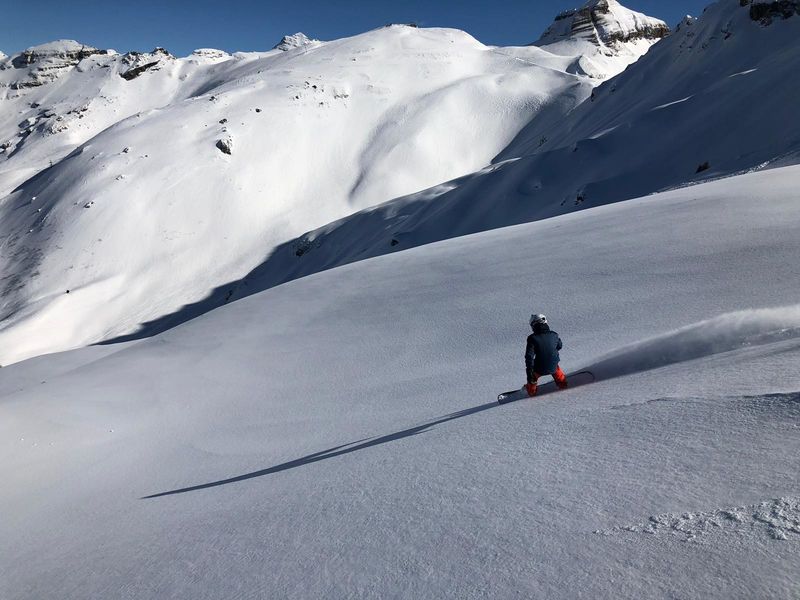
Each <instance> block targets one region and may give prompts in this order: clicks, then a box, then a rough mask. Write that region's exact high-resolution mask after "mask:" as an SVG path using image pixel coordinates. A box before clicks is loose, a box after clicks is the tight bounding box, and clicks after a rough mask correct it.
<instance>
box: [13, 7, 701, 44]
mask: <svg viewBox="0 0 800 600" xmlns="http://www.w3.org/2000/svg"><path fill="white" fill-rule="evenodd" d="M710 1H711V0H671V1H669V2H666V1H665V0H623V4H625V5H626V6H628V7H629V8H632V9H634V10H638V11H640V12H644V13H646V14H649V15H651V16H654V17H659V18H661V19H664V20H665V21H667V23H669V24H670V25H671V26H674V25H675V24H676V23H677V22H678V21H679V20H680V19H681V17H682V16H683V15H686V14H693V15H698V14H700V13H701V12H702V10H703V8H704V7H705V6H706V5H707V4H709V3H710ZM582 2H583V0H440V1H431V0H410V1H405V2H402V1H399V2H389V1H386V0H350V1H345V2H337V1H335V0H334V1H331V0H327V1H326V0H280V1H273V0H262V1H258V0H157V1H156V0H136V1H134V2H130V1H126V2H118V1H115V0H74V1H72V2H65V1H64V0H27V1H26V2H25V11H24V18H23V13H19V14H16V15H12V12H13V11H10V10H8V9H10V8H11V7H10V6H7V7H6V8H7V10H5V11H4V15H3V18H2V19H0V50H2V51H4V52H5V53H7V54H13V53H16V52H19V51H20V50H23V49H25V48H27V47H29V46H32V45H35V44H41V43H43V42H48V41H52V40H56V39H60V38H67V39H76V40H78V41H80V42H83V43H85V44H90V45H93V46H97V47H100V48H114V49H115V50H118V51H120V52H124V51H127V50H152V49H153V48H154V47H155V46H163V47H165V48H167V50H169V51H170V52H172V53H173V54H175V55H177V56H185V55H187V54H189V53H190V52H191V51H192V50H194V49H195V48H220V49H223V50H228V51H236V50H268V49H270V48H271V47H272V46H273V45H275V44H276V43H277V42H278V41H279V40H280V38H281V37H282V36H283V35H284V34H286V33H294V32H296V31H303V32H305V33H306V34H308V35H309V36H311V37H316V38H319V39H323V40H330V39H336V38H340V37H345V36H349V35H354V34H357V33H361V32H363V31H367V30H369V29H374V28H375V27H380V26H381V25H385V24H386V23H408V22H416V23H418V24H419V25H421V26H424V27H455V28H458V29H464V30H465V31H468V32H469V33H471V34H472V35H473V36H475V37H476V38H478V39H479V40H480V41H482V42H483V43H485V44H494V45H504V46H508V45H522V44H526V43H529V42H532V41H534V40H535V39H536V38H538V37H539V35H540V34H541V32H542V31H544V29H545V28H546V27H547V26H548V25H549V24H550V23H551V22H552V20H553V17H554V16H555V15H556V14H557V13H559V12H561V11H562V10H564V9H567V8H572V7H574V6H577V5H579V4H581V3H582ZM4 3H5V2H0V5H2V4H4ZM11 3H12V4H13V2H11Z"/></svg>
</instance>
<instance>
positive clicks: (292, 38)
mask: <svg viewBox="0 0 800 600" xmlns="http://www.w3.org/2000/svg"><path fill="white" fill-rule="evenodd" d="M315 42H319V40H312V39H310V38H309V37H308V36H307V35H306V34H305V33H302V32H299V31H298V32H297V33H295V34H294V35H285V36H283V39H282V40H281V41H280V42H278V43H277V44H276V45H275V47H274V48H273V50H283V51H284V52H286V51H287V50H294V49H295V48H300V47H302V46H308V45H309V44H313V43H315Z"/></svg>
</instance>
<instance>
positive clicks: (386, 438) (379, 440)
mask: <svg viewBox="0 0 800 600" xmlns="http://www.w3.org/2000/svg"><path fill="white" fill-rule="evenodd" d="M496 406H499V405H498V404H497V402H487V403H486V404H481V405H480V406H474V407H472V408H467V409H465V410H460V411H458V412H454V413H450V414H449V415H445V416H443V417H439V418H438V419H434V420H433V421H428V422H427V423H423V424H422V425H417V426H415V427H410V428H408V429H404V430H402V431H397V432H395V433H390V434H388V435H383V436H381V437H375V438H365V439H361V440H358V441H356V442H351V443H349V444H342V445H341V446H334V447H333V448H328V449H327V450H323V451H322V452H315V453H314V454H308V455H306V456H303V457H302V458H297V459H295V460H290V461H288V462H285V463H281V464H279V465H275V466H274V467H269V468H267V469H261V470H260V471H253V472H252V473H245V474H244V475H237V476H236V477H229V478H228V479H220V480H219V481H212V482H209V483H201V484H199V485H193V486H190V487H185V488H180V489H177V490H170V491H168V492H160V493H158V494H151V495H149V496H144V497H143V498H140V499H141V500H148V499H150V498H160V497H161V496H172V495H173V494H183V493H185V492H194V491H197V490H204V489H207V488H212V487H217V486H220V485H227V484H229V483H237V482H239V481H246V480H247V479H254V478H256V477H263V476H264V475H272V474H274V473H280V472H281V471H288V470H290V469H296V468H297V467H302V466H303V465H310V464H311V463H315V462H319V461H321V460H327V459H329V458H335V457H337V456H342V455H343V454H349V453H351V452H357V451H359V450H366V449H367V448H372V447H374V446H380V445H381V444H388V443H389V442H394V441H397V440H402V439H403V438H407V437H411V436H413V435H418V434H420V433H425V432H426V431H428V430H430V429H431V428H432V427H435V426H436V425H441V424H442V423H446V422H447V421H453V420H455V419H460V418H462V417H468V416H470V415H474V414H477V413H479V412H483V411H485V410H489V409H490V408H494V407H496Z"/></svg>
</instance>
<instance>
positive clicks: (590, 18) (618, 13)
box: [535, 0, 670, 47]
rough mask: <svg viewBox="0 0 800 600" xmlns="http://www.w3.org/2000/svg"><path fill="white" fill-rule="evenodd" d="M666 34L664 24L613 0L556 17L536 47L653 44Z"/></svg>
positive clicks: (599, 0) (602, 0)
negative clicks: (582, 42)
mask: <svg viewBox="0 0 800 600" xmlns="http://www.w3.org/2000/svg"><path fill="white" fill-rule="evenodd" d="M669 33H670V29H669V27H668V26H667V24H666V23H664V22H663V21H661V20H659V19H654V18H652V17H648V16H647V15H643V14H641V13H637V12H634V11H632V10H629V9H627V8H625V7H624V6H622V5H621V4H620V3H619V2H617V1H616V0H589V2H587V3H586V4H584V5H583V6H582V7H581V8H577V9H571V10H567V11H565V12H563V13H561V14H560V15H558V16H557V17H556V20H555V22H554V23H553V24H552V25H551V26H550V27H549V28H548V29H547V31H545V32H544V34H543V35H542V37H541V38H540V39H539V40H538V41H537V42H536V43H535V45H537V46H546V45H548V44H554V43H557V42H561V41H565V40H570V39H573V40H585V41H589V42H591V43H593V44H594V45H596V46H598V47H599V46H611V47H613V46H615V45H617V44H621V43H625V42H630V41H635V40H642V39H643V40H649V41H652V42H656V41H658V40H660V39H661V38H663V37H665V36H667V35H669Z"/></svg>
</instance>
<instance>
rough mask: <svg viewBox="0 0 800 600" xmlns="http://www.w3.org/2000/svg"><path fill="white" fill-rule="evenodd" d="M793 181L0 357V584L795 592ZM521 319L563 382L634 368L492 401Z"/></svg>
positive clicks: (674, 203) (408, 258)
mask: <svg viewBox="0 0 800 600" xmlns="http://www.w3.org/2000/svg"><path fill="white" fill-rule="evenodd" d="M799 176H800V170H799V169H798V168H797V167H790V168H784V169H777V170H772V171H766V172H762V173H757V174H752V175H747V176H742V177H737V178H734V179H728V180H723V181H718V182H714V183H710V184H705V185H702V186H696V187H692V188H686V189H682V190H677V191H674V192H669V193H666V194H661V195H658V196H652V197H648V198H643V199H639V200H635V201H630V202H624V203H619V204H616V205H610V206H606V207H601V208H598V209H592V210H590V211H583V212H581V213H576V214H573V215H567V216H563V217H559V218H556V219H550V220H547V221H541V222H537V223H533V224H527V225H521V226H518V227H513V228H506V229H501V230H496V231H491V232H486V233H483V234H479V235H475V236H469V237H464V238H458V239H454V240H448V241H445V242H441V243H437V244H431V245H428V246H425V247H420V248H416V249H413V250H410V251H408V252H402V253H398V254H394V255H391V256H386V257H380V258H376V259H371V260H366V261H362V262H358V263H354V264H351V265H347V266H344V267H340V268H337V269H334V270H331V271H328V272H325V273H319V274H316V275H312V276H310V277H306V278H303V279H301V280H297V281H294V282H291V283H289V284H286V285H282V286H279V287H276V288H273V289H271V290H268V291H266V292H263V293H260V294H256V295H253V296H250V297H248V298H245V299H243V300H241V301H238V302H234V303H232V304H230V305H228V306H226V307H224V308H222V309H219V310H215V311H213V312H210V313H208V314H206V315H204V316H203V317H200V318H198V319H196V320H194V321H191V322H188V323H186V324H184V325H182V326H180V327H177V328H175V329H172V330H170V331H168V332H166V333H164V334H162V335H160V336H157V337H155V338H151V339H147V340H142V341H140V342H136V343H133V344H129V345H127V346H124V347H122V348H120V349H119V350H118V351H115V352H113V353H112V354H109V355H105V356H98V355H91V354H84V353H86V350H79V351H76V353H77V354H78V356H76V357H73V358H71V359H69V358H68V357H69V356H71V355H72V354H73V353H67V354H65V355H57V356H56V357H53V360H58V364H57V365H56V366H55V367H54V370H55V369H57V368H61V367H66V368H67V370H65V371H62V372H61V374H55V373H54V374H53V375H54V376H52V377H50V376H49V367H48V364H47V361H48V357H42V358H40V359H36V362H35V363H34V365H33V366H31V365H29V363H28V362H27V361H26V362H22V363H19V364H16V365H12V366H10V367H7V368H4V369H2V371H0V381H2V382H3V389H7V390H19V391H12V392H11V393H10V394H7V395H5V396H4V397H3V398H2V399H0V416H1V417H2V418H0V451H2V453H3V456H5V457H6V458H5V460H4V463H3V464H2V466H0V477H2V479H3V481H4V482H6V483H7V487H6V491H4V493H3V494H2V495H0V513H1V514H4V515H11V518H7V519H4V520H0V535H2V536H3V538H4V539H14V540H18V542H17V544H16V545H15V546H14V547H13V551H12V550H11V549H10V547H8V546H3V549H2V550H0V564H2V566H3V572H4V573H9V574H10V576H9V577H7V578H6V579H5V580H4V581H3V585H5V586H6V587H5V589H3V588H0V590H2V591H3V592H4V593H5V595H6V596H8V597H10V598H13V599H14V600H16V599H17V598H26V599H27V598H36V597H42V596H45V597H46V596H48V595H51V593H52V590H54V589H57V590H58V591H59V595H60V596H61V597H63V598H100V597H108V596H120V595H122V596H127V597H152V596H166V597H170V596H172V597H192V598H217V597H223V596H224V597H232V598H254V597H259V596H271V597H275V596H280V597H289V598H305V597H309V596H314V597H342V596H347V597H364V598H366V597H375V596H381V597H398V598H399V597H422V598H427V597H430V598H438V597H454V598H455V597H458V598H479V597H486V596H490V597H514V596H522V597H551V598H573V597H575V596H576V595H579V594H581V593H584V594H586V593H588V594H590V595H591V596H592V597H601V598H603V597H605V598H612V597H613V598H620V597H622V598H637V597H675V596H679V597H686V598H755V597H778V598H789V597H791V594H792V590H794V589H796V585H797V581H796V577H795V575H794V574H795V573H797V572H798V568H800V563H798V556H800V553H798V552H797V544H798V543H799V542H800V538H798V534H796V533H795V531H794V529H795V525H794V524H793V523H795V521H796V519H797V512H796V503H797V498H799V497H800V486H798V480H797V472H798V469H797V467H798V462H797V455H798V450H799V449H800V448H799V447H798V442H799V441H800V438H798V436H797V431H798V427H800V411H798V403H797V399H798V396H797V390H798V389H800V375H798V373H797V370H796V369H795V368H794V366H795V365H796V364H797V360H798V359H800V338H798V337H797V335H796V329H794V330H792V328H793V327H795V328H796V318H797V308H796V281H798V275H799V274H798V271H797V269H798V267H797V261H796V260H793V258H794V257H796V256H797V255H798V251H800V248H799V247H798V244H800V242H799V241H798V239H797V236H796V235H795V233H796V228H797V223H798V220H799V219H800V212H799V211H800V207H798V205H797V203H796V202H795V201H794V197H793V194H792V190H793V189H794V188H795V187H796V182H797V180H798V177H799ZM756 215H757V216H758V218H757V219H756V218H755V216H756ZM551 265H553V266H552V267H551ZM742 273H747V274H748V276H747V277H742V276H741V274H742ZM781 306H783V307H788V308H783V309H781V308H776V307H781ZM532 311H541V312H544V313H546V314H548V316H549V317H550V320H551V322H552V323H553V326H554V328H555V329H556V330H557V331H558V332H559V333H560V334H561V336H562V338H563V339H564V342H565V349H564V351H563V355H562V359H563V360H562V364H563V365H564V366H565V368H567V369H568V370H574V369H576V368H579V367H581V366H584V365H587V364H588V365H591V364H596V363H598V362H599V361H601V362H600V364H601V365H602V364H605V365H610V366H608V369H607V372H606V375H607V376H608V377H611V375H620V374H622V373H626V372H627V373H629V374H628V375H627V376H619V377H615V378H612V379H606V380H603V381H600V382H598V383H596V384H592V385H589V386H585V387H582V388H578V389H575V390H570V391H567V392H564V393H559V394H553V395H552V396H549V397H547V398H543V399H541V400H540V401H524V402H518V403H516V404H512V405H508V406H504V407H498V406H497V405H496V404H495V403H494V402H493V399H494V397H495V396H496V394H497V393H498V392H500V391H504V390H506V389H509V388H510V387H512V386H513V385H518V384H520V383H521V382H522V378H523V376H524V369H523V361H522V354H523V351H524V340H525V336H526V334H527V325H526V322H527V316H528V314H529V313H530V312H532ZM750 311H752V312H750ZM731 313H732V314H731ZM691 324H697V325H696V327H695V328H693V329H694V330H695V333H694V334H693V333H692V330H693V329H692V328H685V326H688V325H691ZM780 330H786V331H783V332H782V334H780V335H775V336H773V333H774V332H776V331H780ZM670 332H672V333H670ZM699 332H705V333H706V337H707V338H708V337H710V338H711V339H710V345H711V348H710V349H700V350H698V344H697V338H698V337H699V336H698V335H696V334H697V333H699ZM659 336H661V337H660V338H659ZM771 336H772V337H771ZM658 339H661V340H662V342H658V341H656V340H658ZM753 340H755V342H757V343H749V344H748V341H750V342H752V341H753ZM679 342H683V344H684V348H685V354H683V355H681V354H680V353H679V347H680V343H679ZM633 344H640V351H639V352H636V353H634V352H632V351H631V345H633ZM109 348H114V347H104V348H103V349H104V351H105V350H106V349H109ZM614 348H622V349H623V350H622V351H620V352H619V353H618V354H617V355H618V356H621V358H619V359H618V360H617V363H616V364H613V363H608V361H607V359H604V358H602V357H603V356H606V357H607V355H608V353H609V352H611V351H613V349H614ZM662 350H663V353H662ZM660 353H662V354H663V357H662V359H661V360H659V359H658V356H659V354H660ZM642 357H644V358H645V359H646V360H642ZM83 361H85V364H81V363H82V362H83ZM602 361H605V362H602ZM69 362H71V363H72V368H71V370H69V367H67V363H69ZM59 365H60V366H61V367H59ZM612 367H613V368H612ZM645 369H646V370H645ZM34 372H35V373H37V374H39V377H34ZM17 373H19V382H18V384H15V380H17V377H18V376H17ZM41 381H45V382H46V383H41ZM20 388H21V389H20ZM198 486H199V487H198ZM196 487H197V488H198V489H194V490H189V491H181V490H184V489H185V488H196ZM171 492H172V493H171ZM164 493H167V495H161V494H164ZM153 495H156V496H157V497H153V498H149V499H148V498H145V497H147V496H153ZM725 512H729V513H731V514H732V515H733V514H734V513H735V514H736V515H738V517H735V518H734V520H735V519H736V518H738V519H739V521H737V522H735V523H733V522H731V523H728V522H727V521H725V520H724V519H727V517H724V515H723V513H725ZM651 516H652V517H653V519H650V517H651ZM711 521H715V522H718V523H719V526H715V525H713V524H711ZM765 521H767V523H765ZM651 524H652V525H651ZM626 528H627V529H626ZM650 531H652V532H654V533H648V532H650ZM781 536H783V537H784V538H785V539H781Z"/></svg>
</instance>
